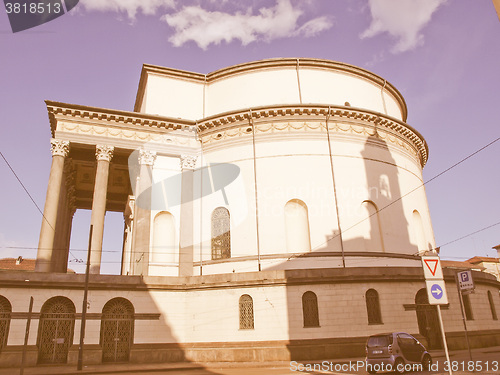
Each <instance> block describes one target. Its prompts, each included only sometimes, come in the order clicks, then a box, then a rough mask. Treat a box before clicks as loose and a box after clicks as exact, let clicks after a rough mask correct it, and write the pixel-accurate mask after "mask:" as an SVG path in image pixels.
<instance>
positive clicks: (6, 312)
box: [0, 296, 12, 352]
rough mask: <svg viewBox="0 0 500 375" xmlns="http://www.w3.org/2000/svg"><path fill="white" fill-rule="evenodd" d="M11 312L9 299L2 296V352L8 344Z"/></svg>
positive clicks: (0, 347) (0, 314) (0, 327)
mask: <svg viewBox="0 0 500 375" xmlns="http://www.w3.org/2000/svg"><path fill="white" fill-rule="evenodd" d="M11 312H12V306H11V304H10V302H9V300H8V299H7V298H5V297H3V296H0V352H1V351H2V349H3V348H4V347H5V346H6V345H7V337H8V335H9V326H10V313H11Z"/></svg>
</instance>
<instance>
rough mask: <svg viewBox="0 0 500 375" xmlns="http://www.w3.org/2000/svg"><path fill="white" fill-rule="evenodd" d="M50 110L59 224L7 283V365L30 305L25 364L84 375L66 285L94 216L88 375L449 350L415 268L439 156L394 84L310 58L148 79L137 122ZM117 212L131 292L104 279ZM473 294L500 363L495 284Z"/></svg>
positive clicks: (119, 115)
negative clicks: (58, 329) (32, 266)
mask: <svg viewBox="0 0 500 375" xmlns="http://www.w3.org/2000/svg"><path fill="white" fill-rule="evenodd" d="M47 106H48V111H49V118H50V125H51V130H52V136H53V139H54V141H53V142H52V144H53V145H57V144H59V145H62V148H61V147H60V149H61V151H60V152H56V153H55V154H54V156H53V162H52V167H51V175H50V176H51V177H50V179H49V188H48V191H47V200H46V205H45V211H44V214H45V217H48V218H50V220H51V223H50V224H51V225H50V226H49V225H48V224H46V223H44V224H43V225H42V230H41V235H40V249H39V254H38V259H37V268H36V271H37V272H35V273H31V274H29V275H26V274H23V273H13V272H10V273H2V274H0V285H2V287H1V288H0V296H2V298H3V299H2V298H0V308H1V309H4V310H5V314H9V315H8V316H9V319H10V320H9V322H10V323H9V324H10V328H9V329H8V330H7V331H8V336H5V337H7V340H6V341H5V342H4V343H3V344H2V343H1V340H0V366H12V365H13V364H15V363H17V362H16V361H18V360H19V359H20V350H19V345H21V344H22V342H23V339H24V326H25V323H26V311H27V301H29V297H30V296H31V295H34V296H35V304H34V307H33V312H34V315H33V317H32V318H33V322H32V325H31V330H30V339H29V354H28V363H30V364H36V363H40V364H42V363H64V362H70V363H73V362H75V361H76V356H77V349H78V348H77V347H78V343H79V339H80V335H79V332H80V321H81V314H82V301H83V288H84V277H83V275H67V274H61V272H63V270H65V269H66V262H67V255H68V249H69V235H70V232H71V218H72V215H73V213H74V210H75V209H92V223H93V225H94V232H93V236H92V241H91V247H92V252H91V254H92V257H91V265H90V266H91V268H90V269H91V273H92V275H91V277H90V289H89V299H88V301H89V304H88V306H89V307H88V311H87V312H88V316H87V324H86V335H85V347H84V348H85V350H84V353H85V354H84V362H86V363H101V362H113V361H133V362H155V361H156V362H161V361H182V360H189V361H262V360H287V359H323V358H338V357H342V356H344V357H353V356H358V355H359V356H362V355H363V353H364V344H365V342H366V337H367V336H369V335H371V334H375V333H380V332H389V331H407V332H409V333H411V334H416V335H417V336H419V337H420V338H421V339H423V340H424V341H425V340H426V341H427V343H428V345H429V346H430V347H432V348H435V347H439V345H440V340H439V337H437V336H435V335H432V332H435V331H436V328H437V326H436V320H435V319H436V311H435V310H434V309H433V308H432V307H431V306H429V305H428V301H427V300H426V296H425V293H423V294H422V291H423V288H425V283H424V278H423V272H422V269H421V264H420V261H421V260H420V255H421V254H423V253H425V252H428V251H432V250H433V249H434V248H435V246H436V245H435V242H434V234H433V229H432V224H431V219H430V214H429V209H428V205H427V198H426V195H425V190H424V188H423V187H421V186H422V184H423V179H422V168H423V167H424V166H425V163H426V161H427V158H428V148H427V145H426V142H425V140H424V138H423V137H422V136H421V135H420V134H419V133H418V132H417V131H416V130H415V129H413V128H412V127H411V126H410V125H408V124H406V122H405V121H406V116H407V108H406V104H405V102H404V99H403V97H402V96H401V94H400V93H399V92H398V91H397V89H396V88H395V87H394V86H393V85H391V84H390V83H388V82H387V81H386V80H385V79H383V78H381V77H378V76H377V75H375V74H373V73H371V72H368V71H366V70H364V69H361V68H357V67H354V66H350V65H347V64H342V63H337V62H333V61H326V60H317V59H271V60H264V61H258V62H253V63H247V64H241V65H237V66H233V67H228V68H225V69H221V70H219V71H216V72H213V73H210V74H207V75H204V74H199V73H193V72H186V71H179V70H174V69H169V68H162V67H156V66H151V65H145V66H144V67H143V71H142V74H141V80H140V84H139V91H138V95H137V101H136V105H135V112H126V111H114V110H107V109H102V108H95V107H86V106H80V105H69V104H64V103H57V102H50V101H48V102H47ZM53 147H55V146H53ZM58 150H59V149H58ZM96 150H104V151H106V153H105V155H104V156H102V155H103V153H102V152H101V153H98V154H97V158H96ZM56 151H57V150H56ZM99 155H101V156H99ZM409 192H411V193H410V194H408V193H409ZM110 210H111V211H119V212H123V213H124V219H125V226H124V244H123V245H124V246H123V262H122V275H120V276H106V275H99V274H98V273H99V272H100V259H101V257H100V253H101V251H102V230H103V226H104V214H105V212H106V211H110ZM474 278H475V281H476V285H477V289H476V293H475V294H473V295H471V296H470V297H469V299H470V302H471V306H472V310H473V314H474V317H473V320H471V321H470V322H468V324H469V329H470V336H471V341H472V344H473V345H474V346H485V345H500V339H498V337H500V336H499V333H500V322H499V320H498V317H497V316H496V312H497V311H498V312H500V299H499V298H498V290H499V283H498V281H496V280H495V279H494V278H493V277H492V276H490V275H485V274H483V273H481V272H474ZM445 281H446V282H447V287H448V296H449V300H450V303H449V306H445V307H444V310H443V318H444V320H445V327H446V331H447V336H448V338H449V342H450V343H451V346H452V347H460V345H461V342H462V340H461V337H462V321H461V314H460V311H459V310H458V306H459V303H458V295H457V294H456V293H454V290H455V284H454V274H453V272H452V271H450V270H445ZM488 293H489V294H488ZM490 294H491V295H492V296H493V297H489V295H490ZM53 297H57V298H55V299H53ZM424 297H425V298H424ZM6 301H7V302H6ZM51 301H52V302H51ZM54 301H55V302H54ZM56 302H57V303H59V305H58V306H59V307H60V308H62V309H67V313H66V314H67V315H65V316H66V318H65V319H66V320H64V319H62V318H61V319H62V320H61V322H62V323H61V324H63V325H64V326H65V327H70V326H71V327H73V328H71V330H70V331H69V328H65V329H67V330H68V331H67V332H66V333H67V336H64V337H52V336H50V335H51V334H53V331H54V329H53V327H52V326H51V325H50V324H49V323H47V320H46V317H47V315H46V314H48V313H49V312H50V311H51V310H50V309H51V308H52V307H51V306H53V305H51V303H53V304H55V303H56ZM9 304H10V307H9ZM9 308H10V311H9ZM113 309H115V310H113ZM2 311H3V310H0V313H2ZM117 311H120V313H119V314H118V313H117ZM113 314H115V315H113ZM118 315H119V316H121V317H122V318H121V320H119V321H118V320H117V318H116V316H118ZM6 316H7V315H6ZM68 317H69V318H68ZM44 319H45V320H44ZM73 322H74V323H73ZM109 322H113V324H115V325H116V326H117V327H121V328H120V330H121V331H120V332H121V334H122V336H119V337H118V336H117V337H115V336H113V335H115V334H117V333H116V332H114V331H112V330H110V329H109V327H110V325H108V323H109ZM0 324H3V323H2V321H0ZM72 324H74V325H72ZM2 327H3V326H1V327H0V332H1V328H2ZM431 328H432V329H431ZM429 329H431V333H430V332H429ZM123 337H125V339H123ZM115 339H118V340H117V341H116V340H115ZM54 340H55V341H54ZM58 340H59V341H58ZM51 342H57V343H58V344H57V345H60V346H58V347H56V349H54V350H53V348H52V347H48V346H47V345H51V344H50V343H51ZM59 342H60V343H59ZM116 342H119V345H118V346H119V347H120V350H118V349H116V347H117V346H116V345H114V344H113V345H112V346H110V345H108V344H109V343H116ZM47 343H49V344H47ZM132 344H133V345H132ZM113 348H115V349H113ZM48 349H50V350H52V352H54V353H58V356H54V357H51V356H50V355H46V353H49V354H50V353H51V351H50V350H48ZM113 350H114V351H113ZM44 353H45V354H44Z"/></svg>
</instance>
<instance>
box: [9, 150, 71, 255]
mask: <svg viewBox="0 0 500 375" xmlns="http://www.w3.org/2000/svg"><path fill="white" fill-rule="evenodd" d="M0 156H2V159H3V160H4V161H5V163H6V164H7V166H8V167H9V169H10V171H11V172H12V173H13V174H14V176H15V177H16V179H17V181H18V182H19V184H21V186H22V187H23V189H24V191H25V192H26V194H28V197H29V198H30V200H31V202H33V204H34V205H35V207H36V208H37V210H38V212H40V214H41V215H42V217H43V219H44V220H45V221H46V222H47V224H48V225H49V227H50V228H51V229H52V230H53V231H55V229H54V227H53V226H52V225H51V224H50V222H49V221H48V220H47V218H46V217H45V215H44V214H43V211H42V210H41V209H40V207H39V206H38V204H37V203H36V202H35V199H34V198H33V196H32V195H31V194H30V192H29V191H28V189H27V188H26V186H25V185H24V184H23V182H22V181H21V179H20V178H19V176H18V175H17V173H16V172H15V171H14V168H12V166H11V165H10V163H9V162H8V160H7V159H6V158H5V156H4V155H3V153H2V152H1V151H0ZM69 254H70V255H71V256H72V257H73V258H75V260H76V259H78V258H77V257H75V256H74V255H73V254H72V253H71V252H69Z"/></svg>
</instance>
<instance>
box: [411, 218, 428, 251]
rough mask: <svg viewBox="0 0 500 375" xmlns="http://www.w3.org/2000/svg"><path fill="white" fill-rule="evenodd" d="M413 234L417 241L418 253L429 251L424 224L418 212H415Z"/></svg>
mask: <svg viewBox="0 0 500 375" xmlns="http://www.w3.org/2000/svg"><path fill="white" fill-rule="evenodd" d="M413 234H414V235H415V239H416V241H417V247H418V251H419V252H421V251H425V250H427V249H428V246H427V241H426V237H425V231H424V225H423V223H422V217H421V216H420V213H419V212H418V211H417V210H414V211H413Z"/></svg>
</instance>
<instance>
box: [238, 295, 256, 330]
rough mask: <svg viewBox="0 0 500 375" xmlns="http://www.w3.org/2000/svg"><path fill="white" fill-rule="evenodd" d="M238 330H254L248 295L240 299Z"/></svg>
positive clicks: (250, 299) (251, 304)
mask: <svg viewBox="0 0 500 375" xmlns="http://www.w3.org/2000/svg"><path fill="white" fill-rule="evenodd" d="M240 329H254V319H253V300H252V297H250V296H249V295H248V294H244V295H242V296H241V297H240Z"/></svg>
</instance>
